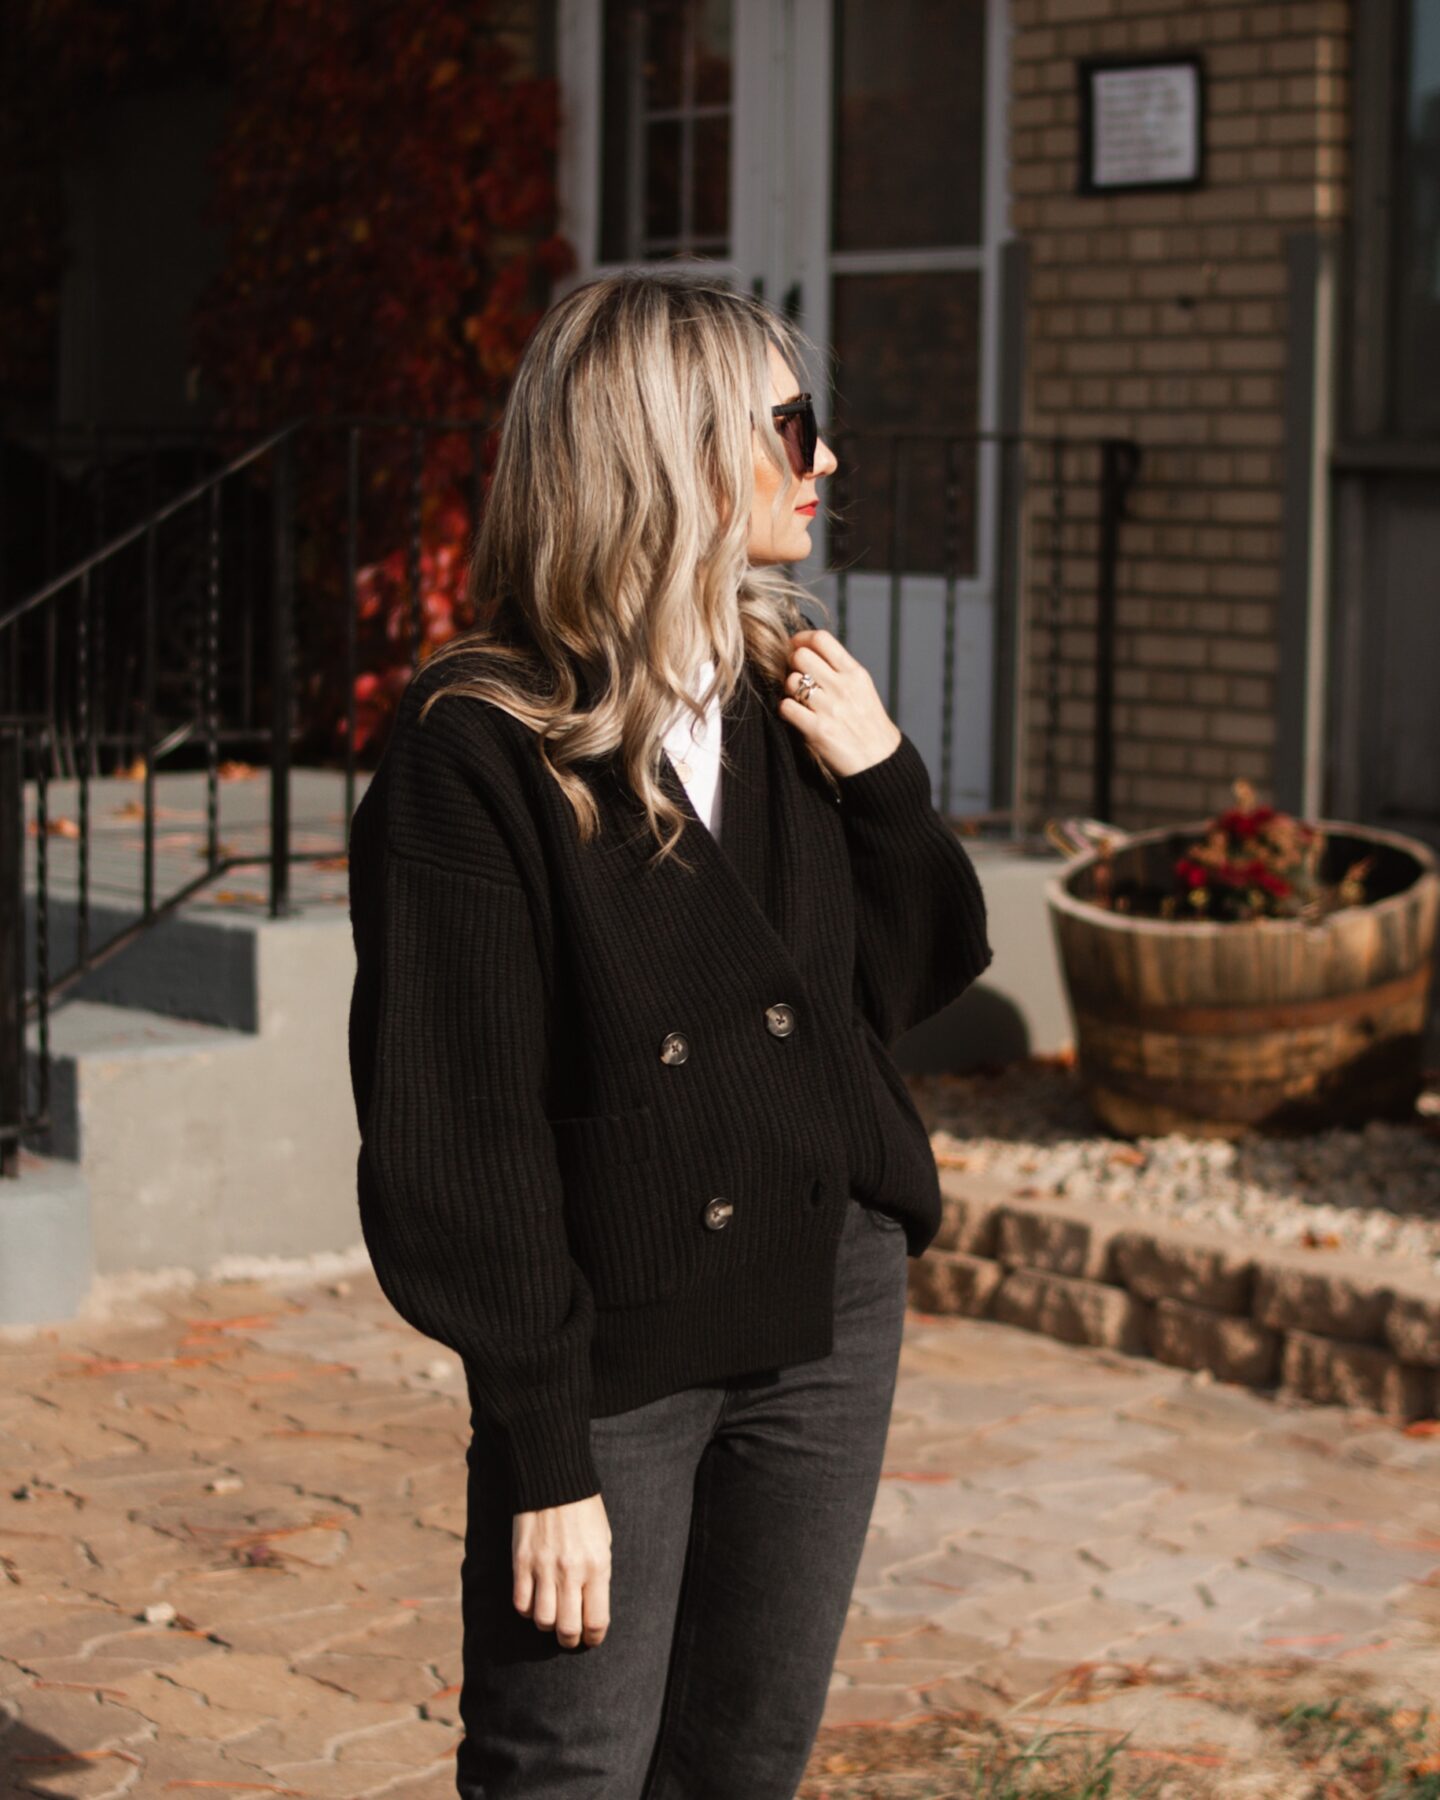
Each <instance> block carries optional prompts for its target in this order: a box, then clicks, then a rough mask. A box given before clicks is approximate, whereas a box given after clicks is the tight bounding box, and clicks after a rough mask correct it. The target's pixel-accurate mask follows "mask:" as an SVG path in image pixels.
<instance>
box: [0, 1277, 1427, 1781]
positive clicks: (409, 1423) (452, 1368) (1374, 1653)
mask: <svg viewBox="0 0 1440 1800" xmlns="http://www.w3.org/2000/svg"><path fill="white" fill-rule="evenodd" d="M0 1375H3V1383H0V1443H3V1450H0V1459H3V1470H0V1473H3V1495H0V1576H3V1578H4V1579H3V1580H0V1733H3V1735H0V1792H3V1793H4V1794H5V1795H7V1796H8V1795H11V1794H14V1795H17V1796H19V1795H46V1796H52V1797H56V1800H58V1797H61V1796H63V1797H65V1800H101V1797H102V1796H109V1795H121V1794H126V1795H136V1796H149V1795H162V1794H172V1793H184V1792H201V1791H205V1792H216V1793H224V1792H234V1793H254V1794H286V1795H307V1796H309V1795H313V1796H328V1797H337V1800H361V1797H362V1796H369V1795H375V1794H389V1793H403V1794H405V1795H407V1796H410V1795H413V1796H419V1797H423V1800H450V1796H452V1795H453V1792H454V1788H453V1777H452V1769H453V1750H454V1745H455V1741H456V1737H457V1732H458V1722H457V1712H456V1697H457V1683H458V1680H459V1675H460V1623H459V1606H458V1576H459V1560H460V1543H461V1532H462V1529H463V1457H464V1448H465V1439H466V1432H467V1428H468V1427H467V1416H466V1412H465V1405H464V1384H463V1379H462V1377H461V1372H460V1369H459V1366H458V1363H457V1362H456V1361H455V1359H454V1358H453V1357H452V1356H450V1355H448V1354H447V1353H445V1352H443V1351H441V1350H440V1348H439V1347H438V1346H436V1345H435V1344H432V1343H430V1342H429V1341H428V1340H426V1339H423V1338H421V1337H419V1336H417V1335H416V1334H415V1333H414V1332H412V1331H411V1330H410V1329H409V1328H408V1327H407V1326H405V1325H404V1324H403V1322H402V1321H400V1320H399V1319H397V1318H396V1316H395V1315H394V1313H393V1312H392V1311H391V1310H390V1308H389V1307H388V1306H387V1304H386V1303H385V1301H384V1299H383V1298H382V1297H381V1295H380V1293H379V1290H378V1288H377V1287H376V1285H375V1282H374V1279H373V1277H372V1276H371V1275H370V1274H369V1272H368V1270H367V1271H365V1272H363V1273H359V1274H354V1275H350V1276H347V1277H345V1278H343V1279H340V1280H331V1281H330V1282H328V1283H327V1282H317V1281H316V1280H315V1279H314V1277H313V1275H308V1276H307V1277H306V1278H305V1279H304V1280H297V1279H289V1278H285V1279H282V1278H279V1277H275V1276H271V1277H268V1278H264V1279H257V1280H250V1281H239V1282H215V1281H212V1282H207V1283H202V1284H200V1285H198V1286H195V1287H193V1288H191V1289H189V1290H188V1291H186V1290H179V1291H172V1292H170V1293H168V1294H160V1295H153V1294H152V1295H151V1296H149V1297H148V1298H143V1299H131V1300H129V1301H127V1302H126V1303H125V1304H124V1306H123V1307H122V1308H120V1309H119V1310H117V1311H116V1312H114V1313H113V1314H112V1316H110V1317H108V1318H106V1319H104V1320H91V1321H88V1322H87V1321H79V1322H75V1323H72V1324H68V1325H65V1326H61V1327H59V1328H57V1329H54V1330H51V1331H47V1332H44V1333H29V1334H26V1333H23V1332H18V1331H12V1332H10V1333H8V1334H6V1337H5V1340H4V1341H0ZM1437 1475H1440V1440H1437V1439H1436V1438H1435V1437H1433V1436H1431V1435H1429V1434H1428V1433H1425V1432H1423V1431H1418V1430H1416V1429H1414V1428H1412V1429H1411V1430H1410V1431H1408V1432H1407V1431H1406V1430H1405V1429H1404V1428H1403V1427H1399V1426H1395V1425H1387V1424H1384V1423H1382V1422H1380V1421H1379V1420H1377V1419H1376V1418H1374V1417H1371V1416H1368V1415H1362V1414H1358V1413H1352V1412H1344V1411H1340V1410H1337V1409H1328V1408H1325V1409H1320V1408H1311V1407H1306V1406H1303V1405H1300V1404H1290V1405H1287V1404H1280V1403H1276V1402H1275V1401H1273V1400H1269V1399H1266V1398H1263V1397H1260V1396H1257V1395H1255V1394H1253V1393H1251V1392H1250V1391H1248V1390H1246V1389H1241V1388H1232V1387H1227V1386H1220V1385H1216V1384H1210V1383H1207V1382H1204V1381H1198V1380H1196V1379H1195V1378H1194V1377H1191V1376H1187V1375H1185V1374H1183V1373H1182V1372H1180V1371H1177V1370H1175V1369H1171V1368H1166V1367H1162V1366H1159V1365H1156V1364H1153V1363H1150V1362H1147V1361H1144V1360H1141V1359H1138V1358H1136V1359H1132V1358H1129V1357H1126V1356H1123V1355H1121V1354H1119V1353H1112V1352H1106V1351H1096V1350H1089V1349H1082V1348H1076V1347H1072V1346H1068V1345H1065V1344H1061V1343H1058V1342H1055V1341H1054V1340H1052V1339H1049V1338H1045V1337H1041V1336H1038V1335H1035V1334H1032V1333H1029V1332H1026V1331H1022V1330H1018V1329H1015V1328H1013V1327H1010V1326H1005V1325H1000V1324H997V1323H994V1322H990V1321H974V1320H964V1319H941V1318H937V1317H933V1316H929V1315H923V1314H919V1313H916V1312H913V1311H912V1313H911V1315H910V1317H909V1320H908V1321H907V1333H906V1343H905V1349H904V1353H903V1358H902V1364H901V1375H900V1382H899V1388H898V1392H897V1398H896V1405H895V1411H894V1418H893V1425H892V1431H891V1436H890V1443H889V1448H888V1456H887V1464H886V1469H885V1473H884V1477H883V1479H882V1482H881V1487H880V1493H879V1497H878V1500H877V1504H876V1508H875V1514H874V1521H873V1525H872V1529H871V1536H870V1541H869V1543H868V1545H867V1548H866V1551H865V1556H864V1561H863V1564H862V1567H861V1571H860V1575H859V1580H858V1583H857V1586H856V1592H855V1597H854V1603H853V1606H852V1610H851V1617H850V1621H849V1623H848V1625H847V1629H846V1633H845V1637H844V1641H843V1642H842V1645H841V1648H840V1653H839V1658H838V1663H837V1668H836V1671H835V1675H834V1679H833V1685H832V1691H831V1697H830V1705H829V1709H828V1713H827V1719H826V1725H827V1727H829V1726H834V1727H844V1726H846V1725H856V1724H861V1723H868V1724H871V1725H875V1724H884V1723H886V1722H890V1723H894V1724H896V1725H897V1726H899V1727H900V1728H902V1729H903V1726H904V1723H905V1722H906V1721H912V1722H913V1721H919V1720H923V1719H925V1718H927V1717H930V1716H933V1715H934V1714H936V1713H942V1712H945V1711H946V1710H947V1709H955V1708H961V1709H971V1710H975V1711H979V1712H981V1713H982V1714H984V1715H985V1716H986V1717H1001V1716H1004V1717H1006V1718H1008V1720H1009V1721H1010V1722H1011V1723H1012V1724H1013V1725H1017V1726H1023V1727H1026V1728H1030V1727H1034V1728H1036V1729H1038V1728H1039V1727H1040V1726H1041V1725H1042V1724H1045V1723H1054V1722H1057V1721H1059V1722H1063V1721H1064V1720H1066V1719H1067V1718H1068V1719H1069V1720H1070V1721H1071V1722H1072V1723H1073V1720H1074V1718H1075V1717H1076V1715H1077V1712H1078V1710H1079V1709H1080V1708H1081V1707H1082V1706H1083V1713H1084V1721H1085V1723H1086V1724H1087V1725H1088V1726H1095V1727H1103V1726H1105V1725H1106V1724H1107V1722H1108V1723H1110V1724H1112V1725H1118V1726H1120V1727H1122V1728H1124V1729H1133V1730H1134V1731H1135V1732H1136V1733H1137V1736H1136V1738H1135V1739H1133V1740H1132V1741H1134V1742H1147V1741H1149V1742H1154V1743H1157V1744H1164V1743H1171V1742H1176V1741H1179V1740H1181V1739H1183V1740H1184V1741H1186V1742H1187V1743H1188V1744H1190V1745H1192V1746H1193V1745H1194V1744H1196V1743H1197V1742H1198V1743H1202V1744H1211V1745H1221V1746H1224V1747H1225V1749H1226V1752H1227V1754H1229V1755H1231V1757H1232V1758H1234V1757H1240V1758H1242V1759H1243V1756H1244V1753H1245V1750H1246V1738H1245V1733H1246V1731H1247V1729H1248V1727H1247V1725H1246V1723H1245V1721H1244V1720H1243V1719H1240V1718H1237V1717H1235V1716H1234V1715H1231V1714H1227V1713H1225V1712H1224V1711H1223V1710H1222V1709H1221V1708H1219V1707H1213V1706H1208V1705H1207V1703H1206V1701H1205V1699H1204V1696H1203V1694H1201V1693H1197V1692H1196V1691H1195V1690H1194V1688H1191V1689H1190V1690H1188V1691H1186V1690H1184V1689H1182V1690H1179V1691H1177V1690H1175V1689H1174V1688H1173V1686H1172V1687H1170V1688H1168V1689H1167V1688H1166V1687H1163V1686H1159V1685H1157V1686H1156V1687H1153V1688H1149V1689H1146V1688H1141V1687H1134V1686H1131V1687H1130V1688H1129V1689H1128V1690H1127V1689H1126V1687H1125V1676H1126V1675H1127V1673H1129V1674H1133V1673H1134V1672H1135V1671H1136V1670H1137V1669H1139V1668H1141V1667H1144V1666H1146V1665H1148V1666H1149V1667H1150V1668H1151V1669H1154V1670H1158V1669H1160V1668H1161V1667H1162V1666H1163V1667H1164V1668H1166V1669H1169V1670H1172V1671H1173V1670H1174V1669H1175V1668H1177V1667H1181V1668H1189V1667H1198V1666H1201V1665H1203V1664H1204V1662H1205V1661H1206V1659H1223V1660H1225V1661H1227V1662H1233V1661H1235V1660H1237V1659H1239V1660H1247V1659H1252V1660H1257V1661H1261V1662H1263V1661H1264V1660H1265V1659H1267V1658H1272V1659H1274V1658H1286V1659H1291V1660H1293V1659H1294V1658H1295V1657H1296V1656H1297V1655H1299V1656H1302V1657H1309V1658H1314V1659H1317V1660H1323V1661H1326V1662H1328V1663H1329V1664H1331V1665H1333V1666H1336V1667H1338V1668H1340V1669H1342V1670H1343V1669H1345V1668H1347V1667H1349V1668H1353V1669H1354V1670H1355V1671H1356V1672H1357V1677H1358V1676H1359V1675H1360V1673H1361V1672H1363V1674H1364V1677H1365V1679H1366V1682H1367V1687H1369V1689H1370V1691H1372V1692H1373V1691H1375V1688H1374V1686H1373V1685H1372V1684H1377V1683H1378V1684H1379V1687H1380V1689H1381V1690H1382V1691H1384V1692H1386V1693H1393V1694H1394V1695H1395V1696H1396V1697H1397V1699H1399V1698H1404V1699H1408V1700H1410V1701H1411V1702H1414V1701H1417V1700H1418V1701H1421V1702H1423V1701H1424V1700H1426V1699H1433V1696H1434V1695H1436V1694H1437V1693H1440V1481H1437ZM617 1603H618V1596H617ZM1107 1671H1108V1672H1109V1673H1110V1674H1112V1675H1113V1676H1115V1677H1116V1679H1115V1680H1114V1681H1112V1682H1111V1684H1110V1686H1109V1687H1108V1689H1107V1687H1106V1684H1105V1682H1104V1680H1103V1679H1102V1680H1100V1681H1098V1682H1097V1679H1096V1677H1097V1675H1098V1676H1100V1677H1104V1676H1105V1674H1106V1672H1107ZM827 1736H828V1733H827ZM907 1791H910V1790H907Z"/></svg>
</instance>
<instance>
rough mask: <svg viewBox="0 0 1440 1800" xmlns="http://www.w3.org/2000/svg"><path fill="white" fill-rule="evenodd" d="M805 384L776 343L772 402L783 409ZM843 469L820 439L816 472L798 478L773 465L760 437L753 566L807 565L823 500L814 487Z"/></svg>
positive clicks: (753, 506)
mask: <svg viewBox="0 0 1440 1800" xmlns="http://www.w3.org/2000/svg"><path fill="white" fill-rule="evenodd" d="M799 393H800V383H799V381H798V380H797V379H796V377H795V372H794V370H793V369H792V368H791V367H790V365H789V364H788V363H787V362H786V361H785V359H784V357H783V356H781V354H780V352H779V351H778V350H777V349H776V348H775V346H774V345H773V344H772V345H771V346H770V403H771V405H772V406H783V405H784V404H785V402H786V401H787V400H794V399H797V398H798V397H799ZM838 466H839V465H838V464H837V463H836V461H835V456H834V453H833V452H832V451H831V449H830V446H829V445H828V444H827V443H826V442H825V440H824V438H821V439H820V441H819V443H818V444H816V446H815V467H814V468H813V469H812V470H811V471H810V473H809V474H808V475H805V476H804V477H797V476H796V475H795V474H793V473H792V471H791V469H790V466H789V464H788V463H787V464H786V466H785V470H784V472H783V473H782V472H781V471H780V470H779V469H777V468H776V467H775V465H774V464H773V463H772V462H771V461H770V458H769V457H768V456H767V455H766V454H765V452H764V450H763V448H762V447H761V444H760V438H759V434H758V433H757V434H756V436H755V498H754V501H753V502H752V504H751V508H750V561H751V562H752V563H788V562H803V561H804V560H805V558H806V557H807V556H808V555H809V554H810V548H811V545H810V521H811V519H813V518H814V517H815V511H816V508H817V507H818V505H819V498H818V496H817V494H816V490H815V483H816V482H817V480H819V478H820V477H821V476H822V475H832V474H834V472H835V470H836V468H837V467H838ZM782 489H783V490H784V493H783V496H782V499H781V503H780V506H779V507H778V508H777V509H776V510H775V511H773V512H772V510H771V508H772V507H773V506H774V504H775V496H776V494H777V493H779V492H780V491H781V490H782Z"/></svg>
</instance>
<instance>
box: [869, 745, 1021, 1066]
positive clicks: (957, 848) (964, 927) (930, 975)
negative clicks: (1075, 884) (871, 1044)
mask: <svg viewBox="0 0 1440 1800" xmlns="http://www.w3.org/2000/svg"><path fill="white" fill-rule="evenodd" d="M838 780H839V788H840V813H841V818H842V819H843V820H844V823H845V835H846V840H847V843H848V845H849V850H850V868H851V873H852V876H853V882H854V893H855V946H856V948H855V989H856V998H857V1000H858V1001H859V1003H860V1004H861V1005H862V1007H863V1008H864V1011H865V1013H866V1015H867V1016H868V1018H869V1019H870V1022H871V1023H872V1024H873V1025H874V1027H875V1029H876V1031H877V1032H878V1033H879V1034H880V1037H881V1039H882V1041H883V1042H884V1044H885V1046H886V1048H887V1049H888V1048H889V1047H890V1046H891V1045H892V1044H894V1043H895V1042H896V1040H897V1039H899V1038H901V1037H903V1036H904V1034H905V1033H906V1032H907V1031H908V1030H909V1029H910V1028H911V1026H913V1025H917V1024H919V1023H920V1021H921V1020H923V1019H928V1018H929V1017H930V1016H931V1015H932V1014H933V1013H937V1012H939V1011H940V1010H941V1008H942V1007H945V1006H948V1005H949V1003H950V1002H951V1001H952V1000H954V999H956V998H958V996H959V995H960V994H962V993H964V991H965V989H966V988H967V987H969V986H970V984H971V983H972V982H973V981H974V980H975V979H976V977H977V976H978V975H980V973H981V972H982V971H983V970H984V969H985V968H986V967H987V966H988V965H989V963H990V962H991V960H992V958H993V956H994V952H993V950H992V949H991V947H990V944H989V941H988V939H987V937H986V915H985V897H984V894H983V893H982V891H981V888H980V882H979V878H978V877H977V875H976V873H975V868H974V865H973V863H972V862H971V860H970V857H969V855H968V853H967V852H966V850H965V847H964V845H963V844H962V843H961V842H960V840H959V838H957V837H956V835H955V833H954V832H953V831H952V830H951V829H950V827H949V826H948V825H947V824H946V823H945V821H944V820H943V819H942V818H941V817H940V815H939V813H938V812H937V811H936V810H935V807H934V806H933V804H932V803H931V799H930V772H929V770H928V769H927V768H926V766H925V760H924V758H923V757H922V756H921V754H920V752H919V751H918V750H917V749H916V747H915V745H914V743H913V742H912V741H911V739H910V738H909V737H908V736H906V735H904V734H903V733H902V735H901V740H900V743H899V745H898V746H897V747H896V748H895V749H894V750H892V751H891V753H890V754H889V755H888V756H886V757H883V758H882V759H881V760H880V761H879V762H877V763H872V764H871V765H870V767H869V768H868V769H861V770H860V771H859V773H858V774H855V775H845V776H840V777H839V778H838Z"/></svg>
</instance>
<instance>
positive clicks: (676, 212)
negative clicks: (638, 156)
mask: <svg viewBox="0 0 1440 1800" xmlns="http://www.w3.org/2000/svg"><path fill="white" fill-rule="evenodd" d="M645 150H646V156H645V236H646V237H647V238H678V237H679V235H680V121H679V120H678V119H656V120H654V121H653V122H652V123H651V124H650V125H649V126H648V127H647V129H646V132H645Z"/></svg>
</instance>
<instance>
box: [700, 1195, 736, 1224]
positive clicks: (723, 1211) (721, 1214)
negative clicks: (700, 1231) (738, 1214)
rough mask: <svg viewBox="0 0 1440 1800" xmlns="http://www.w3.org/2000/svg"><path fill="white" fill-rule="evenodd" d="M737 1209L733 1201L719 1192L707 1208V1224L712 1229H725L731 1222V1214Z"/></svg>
mask: <svg viewBox="0 0 1440 1800" xmlns="http://www.w3.org/2000/svg"><path fill="white" fill-rule="evenodd" d="M734 1210H735V1208H734V1206H733V1205H732V1204H731V1202H730V1201H729V1200H727V1199H725V1198H724V1196H723V1195H721V1194H717V1195H716V1196H715V1198H714V1199H713V1200H711V1201H710V1202H709V1204H708V1205H707V1206H706V1208H705V1224H706V1227H707V1229H708V1230H710V1231H723V1230H724V1229H725V1227H726V1226H727V1225H728V1224H729V1223H730V1215H731V1213H733V1212H734Z"/></svg>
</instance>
